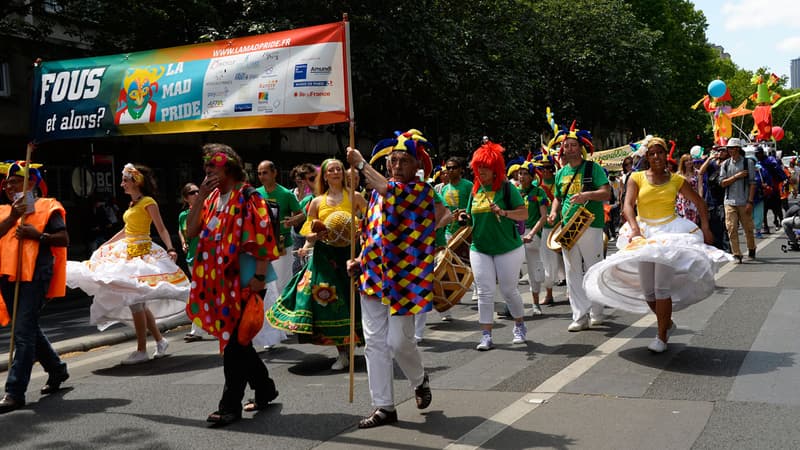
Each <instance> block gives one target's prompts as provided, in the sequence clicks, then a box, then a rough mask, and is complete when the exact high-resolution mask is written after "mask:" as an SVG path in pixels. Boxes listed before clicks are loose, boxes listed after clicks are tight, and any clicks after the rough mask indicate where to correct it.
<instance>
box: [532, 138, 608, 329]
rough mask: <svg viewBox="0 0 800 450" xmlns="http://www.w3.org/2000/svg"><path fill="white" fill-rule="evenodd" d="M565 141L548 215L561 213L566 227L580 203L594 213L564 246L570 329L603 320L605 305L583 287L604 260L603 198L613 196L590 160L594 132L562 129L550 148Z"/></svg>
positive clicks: (551, 217)
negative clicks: (588, 272)
mask: <svg viewBox="0 0 800 450" xmlns="http://www.w3.org/2000/svg"><path fill="white" fill-rule="evenodd" d="M556 143H558V144H561V151H560V152H559V154H560V158H561V161H562V162H563V164H564V166H563V167H562V168H561V169H560V170H559V171H558V172H557V173H556V180H555V185H554V197H553V206H552V207H551V209H550V214H549V215H548V217H547V221H548V222H549V223H551V224H552V223H555V221H556V218H557V217H558V213H559V212H560V213H561V226H562V227H564V226H565V225H566V224H567V223H568V222H569V221H570V219H572V216H573V215H575V214H576V212H577V211H578V206H579V205H585V207H586V209H588V210H589V211H591V212H592V214H594V220H593V221H592V222H591V225H590V226H589V228H587V229H586V231H584V232H583V234H582V235H581V236H580V238H579V239H578V240H577V242H576V243H575V244H574V245H573V247H572V248H571V249H569V250H567V249H566V248H564V247H562V249H561V253H562V254H563V255H564V269H565V271H566V273H567V291H568V292H569V304H570V306H571V307H572V323H571V324H570V325H569V327H568V328H567V330H568V331H581V330H585V329H587V328H589V326H590V325H592V326H597V325H601V324H602V323H603V305H602V304H600V303H593V302H591V301H590V300H589V298H588V297H587V296H586V291H585V290H584V289H583V275H584V270H588V269H589V267H591V266H592V265H594V264H595V263H597V262H599V261H601V260H602V259H603V227H604V226H605V220H604V213H603V201H605V200H608V199H609V198H611V186H610V185H609V183H608V177H607V176H606V174H605V171H604V170H603V168H602V167H601V166H600V165H599V164H596V163H594V162H592V161H588V160H587V157H588V154H587V151H588V152H591V153H593V152H594V145H593V144H592V135H591V133H589V132H588V131H585V130H577V129H575V122H573V123H572V126H571V127H570V129H566V128H561V129H560V130H559V131H558V133H556V135H555V137H554V138H553V140H551V141H550V144H549V145H548V147H552V146H553V145H554V144H556Z"/></svg>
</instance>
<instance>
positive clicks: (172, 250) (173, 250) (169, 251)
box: [167, 248, 178, 253]
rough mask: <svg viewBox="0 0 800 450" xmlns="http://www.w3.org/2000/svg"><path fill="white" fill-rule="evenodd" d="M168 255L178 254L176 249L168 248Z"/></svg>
mask: <svg viewBox="0 0 800 450" xmlns="http://www.w3.org/2000/svg"><path fill="white" fill-rule="evenodd" d="M167 253H178V252H177V251H175V249H174V248H168V249H167Z"/></svg>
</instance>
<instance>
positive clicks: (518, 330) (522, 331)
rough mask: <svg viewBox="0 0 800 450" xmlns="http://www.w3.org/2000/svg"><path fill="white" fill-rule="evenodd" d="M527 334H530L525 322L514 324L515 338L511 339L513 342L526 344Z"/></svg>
mask: <svg viewBox="0 0 800 450" xmlns="http://www.w3.org/2000/svg"><path fill="white" fill-rule="evenodd" d="M526 334H528V329H527V328H526V327H525V324H524V323H521V324H519V325H514V339H513V340H512V341H511V343H512V344H524V343H525V335H526Z"/></svg>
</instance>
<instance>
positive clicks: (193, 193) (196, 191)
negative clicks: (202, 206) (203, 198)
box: [186, 190, 200, 195]
mask: <svg viewBox="0 0 800 450" xmlns="http://www.w3.org/2000/svg"><path fill="white" fill-rule="evenodd" d="M199 193H200V191H199V190H194V191H189V192H187V193H186V195H197V194H199Z"/></svg>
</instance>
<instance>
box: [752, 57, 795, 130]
mask: <svg viewBox="0 0 800 450" xmlns="http://www.w3.org/2000/svg"><path fill="white" fill-rule="evenodd" d="M778 81H780V78H778V76H777V75H775V74H774V73H773V74H770V75H769V76H768V77H765V76H764V75H756V76H754V77H753V79H752V80H751V82H752V83H753V84H755V85H756V92H755V93H753V95H751V96H750V100H752V101H754V102H756V107H755V108H753V122H754V124H753V131H752V132H751V134H752V135H754V136H755V141H769V140H771V139H773V135H772V133H773V127H772V110H773V109H775V108H777V107H778V106H780V104H781V103H783V102H785V101H786V100H789V99H791V98H795V97H798V96H800V92H798V93H796V94H792V95H788V96H786V97H783V98H781V96H780V94H777V93H775V92H772V91H771V90H770V87H772V86H774V85H776V84H777V83H778ZM774 137H775V138H776V139H775V140H780V139H781V137H782V136H781V137H778V136H774Z"/></svg>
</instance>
